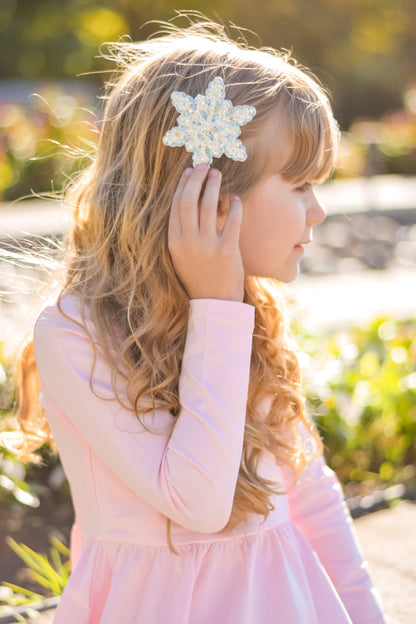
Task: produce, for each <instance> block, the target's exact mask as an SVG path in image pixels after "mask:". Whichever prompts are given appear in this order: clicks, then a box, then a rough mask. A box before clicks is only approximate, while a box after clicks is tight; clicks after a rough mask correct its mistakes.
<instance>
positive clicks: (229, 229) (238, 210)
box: [221, 196, 243, 249]
mask: <svg viewBox="0 0 416 624" xmlns="http://www.w3.org/2000/svg"><path fill="white" fill-rule="evenodd" d="M242 217H243V205H242V203H241V199H240V198H239V197H237V196H234V197H232V198H231V204H230V210H229V213H228V217H227V221H226V223H225V225H224V229H223V231H222V235H221V244H222V245H224V246H226V247H230V248H231V249H234V248H235V246H236V245H238V243H239V239H240V228H241V220H242Z"/></svg>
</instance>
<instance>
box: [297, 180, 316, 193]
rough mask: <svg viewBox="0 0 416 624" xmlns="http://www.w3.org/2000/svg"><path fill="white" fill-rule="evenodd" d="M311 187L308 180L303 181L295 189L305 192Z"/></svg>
mask: <svg viewBox="0 0 416 624" xmlns="http://www.w3.org/2000/svg"><path fill="white" fill-rule="evenodd" d="M311 188H312V184H311V183H310V182H305V183H304V184H302V185H301V186H298V187H297V188H296V189H295V191H299V193H306V191H310V189H311Z"/></svg>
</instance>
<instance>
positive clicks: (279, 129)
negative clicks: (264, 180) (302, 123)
mask: <svg viewBox="0 0 416 624" xmlns="http://www.w3.org/2000/svg"><path fill="white" fill-rule="evenodd" d="M253 141H254V142H255V143H256V147H257V151H258V152H259V155H260V161H261V166H262V177H264V176H269V175H272V174H273V173H279V172H280V171H282V170H283V169H284V168H285V166H286V164H287V162H288V161H289V160H290V158H291V155H292V153H293V137H291V132H290V130H289V127H288V124H287V123H285V120H284V118H283V115H281V114H276V113H274V114H271V115H270V116H269V118H268V119H267V120H266V121H265V122H264V124H263V125H262V128H261V129H260V132H259V134H258V136H257V137H255V138H254V137H253Z"/></svg>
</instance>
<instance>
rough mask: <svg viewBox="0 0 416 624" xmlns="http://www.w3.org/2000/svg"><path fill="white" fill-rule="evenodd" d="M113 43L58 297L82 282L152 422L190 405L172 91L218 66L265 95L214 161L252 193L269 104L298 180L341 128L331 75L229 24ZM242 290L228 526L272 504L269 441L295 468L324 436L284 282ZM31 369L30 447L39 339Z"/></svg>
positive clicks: (184, 157)
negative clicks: (239, 407) (257, 45)
mask: <svg viewBox="0 0 416 624" xmlns="http://www.w3.org/2000/svg"><path fill="white" fill-rule="evenodd" d="M107 46H108V50H107V51H106V52H105V53H102V54H103V56H104V57H105V58H107V59H111V60H113V61H115V62H116V69H115V71H114V73H113V74H112V76H111V79H110V80H109V81H108V82H107V83H106V95H105V97H104V99H105V100H106V103H105V110H104V115H103V120H102V124H101V128H100V132H99V139H98V144H97V146H96V150H95V154H94V158H93V159H92V162H91V164H90V165H89V166H88V167H87V168H86V169H85V170H83V171H82V172H81V173H80V174H79V175H78V176H77V178H76V179H75V180H73V181H72V183H71V185H70V186H68V188H67V189H66V193H65V198H66V202H67V204H68V205H70V206H72V207H73V210H74V219H73V227H72V230H71V232H70V235H69V239H68V243H67V251H66V258H65V271H64V276H63V280H62V283H61V286H60V294H59V297H58V305H59V300H60V297H61V296H62V295H63V294H64V293H72V294H75V295H76V296H77V297H78V298H79V300H80V302H81V310H82V318H83V319H84V320H85V311H86V308H88V315H89V316H90V318H91V319H92V322H93V325H94V328H95V329H94V332H95V334H96V343H95V344H94V343H93V344H92V347H93V348H94V350H95V352H96V351H97V349H98V346H97V344H99V345H100V346H99V349H100V353H101V355H102V357H104V358H105V360H106V361H107V363H108V365H109V366H110V368H111V371H112V374H113V377H112V379H113V388H114V393H115V396H116V398H117V400H118V401H119V402H120V403H121V404H123V401H124V402H125V401H126V400H125V399H122V398H121V397H120V396H119V395H118V393H117V387H119V385H118V384H119V381H120V378H122V379H123V382H124V388H125V389H126V392H123V395H124V396H127V397H128V401H127V404H126V405H125V407H126V408H128V409H131V410H133V411H134V412H135V413H136V416H137V418H138V419H140V420H141V421H142V422H143V420H142V419H143V415H144V414H145V413H147V412H149V411H151V410H153V409H155V407H158V408H163V409H166V410H169V411H170V412H171V414H172V415H174V416H175V415H178V414H179V412H180V409H181V405H180V396H179V377H180V371H181V361H182V357H183V352H184V346H185V338H186V331H187V323H188V317H189V298H188V296H187V293H186V291H185V290H184V288H183V286H182V284H181V282H180V280H179V278H178V277H177V275H176V273H175V270H174V267H173V264H172V260H171V257H170V254H169V251H168V240H167V233H168V222H169V211H170V206H171V202H172V197H173V194H174V190H175V188H176V186H177V184H178V181H179V178H180V176H181V173H182V172H183V170H184V169H185V168H186V167H188V166H190V165H191V155H190V154H189V153H188V152H186V150H185V149H183V148H175V149H172V148H170V147H166V146H164V144H163V143H162V137H163V135H164V134H165V133H166V131H167V130H168V129H170V128H172V127H173V126H174V125H175V121H176V114H177V113H176V111H175V109H174V107H173V106H172V104H171V101H170V95H171V93H172V91H175V90H178V91H184V92H185V93H188V94H189V95H191V96H196V95H197V94H198V93H203V92H205V90H206V88H207V86H208V84H209V82H210V81H211V80H212V79H213V78H214V77H215V76H221V77H222V79H223V81H224V83H225V87H226V97H227V99H230V100H231V101H232V103H233V105H239V104H249V105H252V106H254V107H255V108H256V111H257V113H256V115H255V117H254V119H253V120H252V121H251V122H250V123H249V124H247V125H246V126H244V127H243V128H242V134H241V137H240V138H241V140H242V142H243V144H244V145H245V146H246V149H247V154H248V157H247V160H246V161H245V162H235V161H232V160H230V159H228V158H226V157H225V156H223V157H221V158H220V159H218V160H217V161H216V162H215V167H216V168H218V169H219V170H220V171H221V172H222V188H221V193H222V194H224V195H230V194H236V195H238V196H240V197H241V198H243V199H244V197H245V195H246V194H247V193H248V192H249V190H250V189H251V188H252V187H253V186H254V185H255V184H256V183H257V182H258V181H259V180H260V178H261V175H262V171H263V168H264V164H265V163H266V162H267V158H268V154H267V153H264V150H262V149H261V146H260V145H259V142H258V141H256V137H258V136H259V134H260V132H261V130H262V128H264V124H265V122H266V121H267V120H269V119H270V116H271V115H272V114H276V115H278V116H279V120H280V122H281V124H282V127H284V128H285V132H286V133H287V135H288V136H289V138H290V145H291V153H290V154H288V156H287V159H286V162H285V163H284V165H282V169H281V171H280V174H281V175H282V176H283V178H284V179H286V180H289V181H293V182H298V181H301V180H303V181H305V180H315V181H318V182H319V181H322V180H324V179H325V178H326V177H328V175H329V174H330V172H331V170H332V169H333V167H334V162H335V157H336V146H337V142H338V134H339V131H338V127H337V124H336V122H335V120H334V117H333V114H332V110H331V106H330V103H329V100H328V97H327V94H326V92H325V90H324V88H323V87H322V86H321V84H320V83H319V82H318V80H317V79H316V78H315V77H314V76H313V75H312V74H311V73H310V72H309V71H308V70H306V69H305V68H303V67H301V66H300V65H299V64H298V63H297V62H296V61H294V60H293V59H292V58H291V57H290V55H289V54H288V53H283V52H277V51H275V50H273V49H269V48H261V49H253V48H251V47H250V46H248V45H247V43H245V42H241V41H239V42H238V43H237V42H234V41H233V40H231V39H230V38H229V36H228V35H227V34H226V32H225V29H224V27H222V26H220V25H218V24H214V23H212V22H208V21H204V22H197V23H191V24H190V25H189V26H188V27H187V28H178V27H176V26H174V25H172V24H168V25H166V28H165V30H164V32H163V33H162V34H160V33H157V37H153V38H151V39H148V40H146V41H143V42H138V43H134V42H130V41H129V42H126V41H124V42H118V43H113V44H107ZM278 147H279V146H276V145H274V147H273V148H274V149H276V148H277V149H278ZM219 209H220V207H219ZM244 302H245V303H248V304H251V305H252V306H254V307H255V328H254V333H253V346H252V356H251V364H250V382H249V391H248V401H247V414H246V424H245V436H244V444H243V452H242V460H241V466H240V471H239V475H238V480H237V485H236V490H235V497H234V504H233V509H232V513H231V517H230V520H229V523H228V524H227V526H226V527H225V529H229V528H232V527H233V526H235V525H237V524H239V523H240V522H242V521H243V520H244V518H245V517H246V516H247V514H248V513H252V512H254V513H257V514H263V515H264V516H265V517H266V516H267V514H268V513H269V511H270V510H271V509H272V508H273V506H272V503H271V498H272V496H273V495H275V494H276V493H279V490H278V489H277V486H276V484H275V483H273V482H271V481H269V480H267V479H265V478H263V477H262V476H260V474H259V472H258V464H259V460H260V458H261V455H262V453H263V451H264V449H267V450H268V451H270V452H271V453H272V454H273V455H274V456H275V457H276V461H277V462H278V463H282V462H283V463H286V464H289V465H291V466H292V468H293V469H294V470H295V472H297V473H299V472H300V471H301V470H302V469H303V467H304V466H305V464H306V462H307V461H308V458H309V456H308V453H307V452H306V450H305V446H304V442H303V439H302V435H301V433H300V429H302V427H303V429H306V430H307V431H308V432H309V433H310V435H311V436H312V437H313V438H314V439H315V441H316V449H317V452H320V451H321V450H322V444H321V441H320V439H319V436H318V434H317V432H316V429H315V427H314V425H313V423H312V421H311V419H310V418H309V416H308V414H307V413H306V409H305V397H304V391H303V388H302V379H301V370H300V365H299V361H298V350H297V347H296V345H295V343H294V341H293V339H292V337H291V335H290V327H289V322H288V316H287V314H286V311H285V296H284V291H283V286H282V284H281V283H280V282H279V281H277V280H276V279H272V278H264V277H259V276H246V277H245V293H244ZM20 380H21V383H20V401H19V410H20V411H19V415H18V418H19V421H20V423H21V427H22V429H23V430H24V431H25V432H26V435H25V440H26V442H25V446H22V447H21V453H22V457H29V455H30V452H31V451H33V450H34V449H35V448H37V447H39V446H40V444H41V443H42V442H44V441H47V440H48V441H50V442H52V443H53V440H52V436H51V433H50V430H49V428H48V425H47V422H46V420H45V418H44V417H43V416H42V414H40V413H39V409H38V403H37V397H38V392H39V381H38V379H37V374H36V362H35V360H34V357H33V344H32V343H31V342H28V343H27V344H26V345H25V347H24V350H23V352H22V356H21V358H20ZM92 382H93V371H91V383H92ZM91 387H92V390H93V383H92V386H91ZM266 397H271V398H272V400H271V402H270V409H269V410H268V414H267V417H266V418H262V417H260V415H259V412H258V406H259V404H260V402H261V401H262V400H263V399H265V398H266ZM149 399H150V404H149ZM143 424H144V423H143ZM31 457H33V455H32V456H31Z"/></svg>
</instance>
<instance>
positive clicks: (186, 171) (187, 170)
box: [183, 167, 192, 176]
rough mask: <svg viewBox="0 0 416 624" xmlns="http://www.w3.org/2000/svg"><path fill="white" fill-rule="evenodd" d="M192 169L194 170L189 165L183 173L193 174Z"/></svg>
mask: <svg viewBox="0 0 416 624" xmlns="http://www.w3.org/2000/svg"><path fill="white" fill-rule="evenodd" d="M191 171H192V167H188V169H185V171H184V172H183V173H184V175H186V176H189V175H191Z"/></svg>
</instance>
